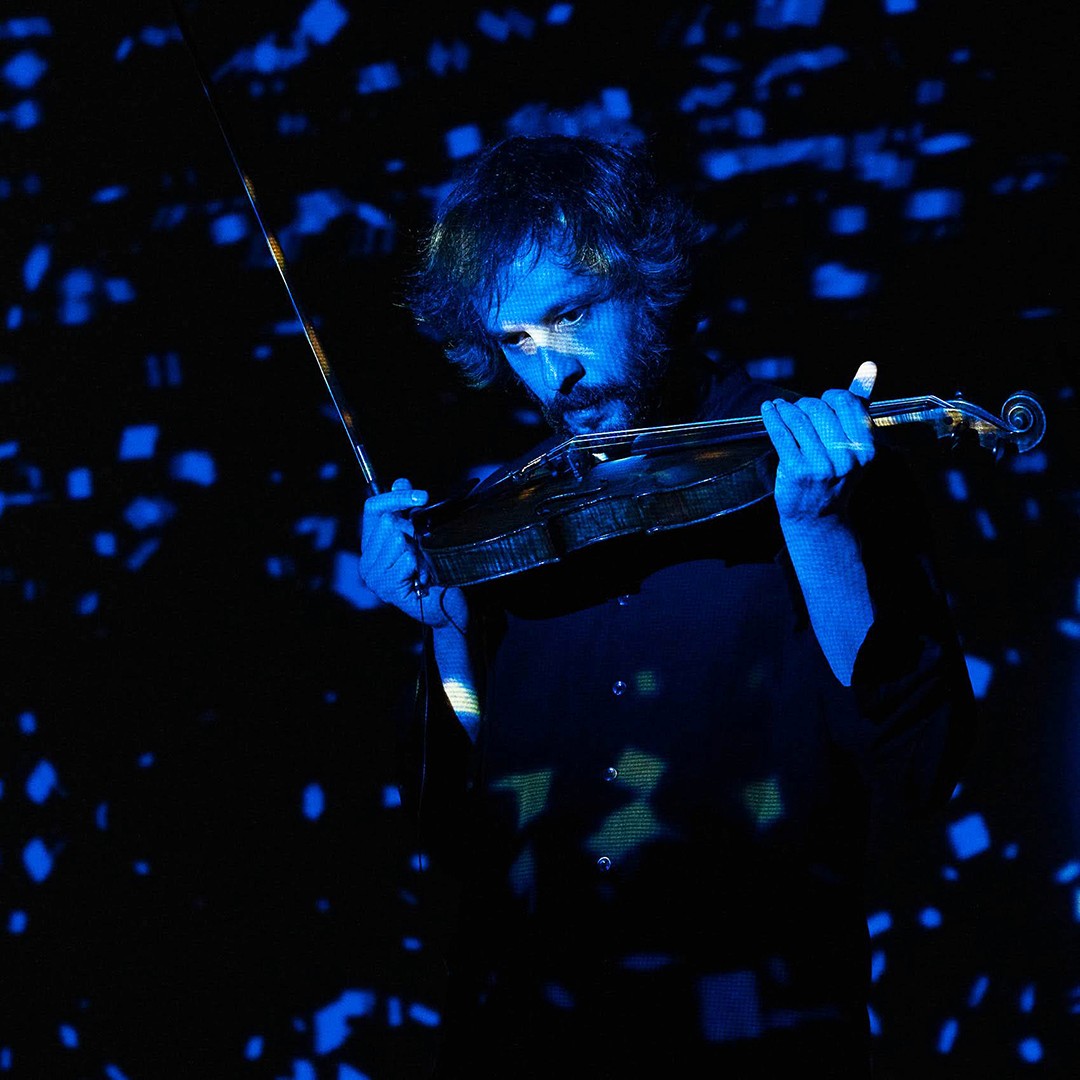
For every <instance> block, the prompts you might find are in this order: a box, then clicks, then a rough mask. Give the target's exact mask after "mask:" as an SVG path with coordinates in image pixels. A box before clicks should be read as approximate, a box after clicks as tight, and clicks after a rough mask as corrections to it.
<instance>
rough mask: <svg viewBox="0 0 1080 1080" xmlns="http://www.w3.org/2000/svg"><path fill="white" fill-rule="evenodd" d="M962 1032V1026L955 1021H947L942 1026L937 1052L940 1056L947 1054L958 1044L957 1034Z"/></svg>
mask: <svg viewBox="0 0 1080 1080" xmlns="http://www.w3.org/2000/svg"><path fill="white" fill-rule="evenodd" d="M959 1031H960V1024H959V1023H958V1021H956V1020H954V1019H949V1020H946V1021H945V1023H944V1024H942V1025H941V1031H939V1032H938V1041H937V1050H938V1053H939V1054H947V1053H949V1051H950V1050H952V1048H953V1043H955V1042H956V1036H957V1033H958V1032H959Z"/></svg>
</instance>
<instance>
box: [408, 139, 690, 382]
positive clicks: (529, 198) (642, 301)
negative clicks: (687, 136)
mask: <svg viewBox="0 0 1080 1080" xmlns="http://www.w3.org/2000/svg"><path fill="white" fill-rule="evenodd" d="M701 235H702V232H701V227H700V225H699V224H698V223H697V221H696V220H695V219H694V218H693V216H692V214H691V213H690V211H689V209H688V207H687V206H686V205H685V204H684V203H683V202H681V201H680V200H679V199H677V198H675V197H674V196H673V195H672V194H671V193H670V192H668V191H666V190H664V189H663V188H662V187H661V186H660V185H659V184H658V182H657V180H656V178H655V176H654V174H653V172H652V170H651V168H650V167H649V165H648V163H647V161H646V160H645V158H644V157H643V156H642V155H641V154H640V153H639V152H637V151H633V150H630V149H627V148H625V147H621V146H618V145H615V144H613V143H606V142H600V141H597V140H595V139H590V138H584V137H572V136H566V135H542V136H528V135H515V136H512V137H510V138H507V139H504V140H502V141H501V142H499V143H496V144H495V145H493V146H491V147H490V148H488V149H487V150H486V151H484V152H483V153H482V154H480V155H479V156H478V157H477V158H476V159H475V160H474V161H473V162H471V163H470V165H469V167H468V169H467V170H466V172H465V173H464V175H463V176H462V177H461V178H460V180H459V181H458V183H457V184H456V186H455V187H454V188H453V190H452V191H451V193H450V194H449V195H448V196H447V197H446V199H445V201H444V202H443V204H442V206H441V207H440V208H439V211H438V214H437V218H436V221H435V223H434V225H433V226H432V228H431V230H430V232H429V233H428V234H427V235H426V236H425V237H424V238H423V240H422V242H421V244H420V264H419V266H418V268H417V269H416V271H415V272H414V273H413V274H412V275H411V278H410V281H409V286H408V294H407V302H408V305H409V307H410V308H411V309H412V312H413V314H414V315H415V317H416V319H417V320H418V322H420V323H422V324H425V325H427V326H428V327H430V328H431V329H432V330H434V331H435V333H436V334H437V335H438V336H439V337H440V338H441V339H442V341H443V343H444V347H445V349H446V355H447V356H448V357H449V358H450V359H451V360H452V361H453V362H454V363H455V364H457V365H459V367H460V368H461V371H462V373H463V374H464V376H465V378H466V380H467V381H468V382H469V383H470V384H471V385H473V386H488V385H490V384H491V383H493V382H495V381H496V380H497V379H498V377H499V375H500V373H501V372H502V370H503V357H502V352H501V350H500V349H499V347H498V346H497V345H496V343H495V342H494V341H493V340H491V338H490V336H489V335H488V334H487V332H486V330H485V328H484V325H483V323H482V321H481V316H480V311H481V310H483V311H485V312H486V310H487V307H488V305H489V304H490V302H491V300H492V299H498V297H499V296H500V294H501V291H502V288H503V283H504V274H505V270H506V268H507V266H508V265H509V264H510V263H511V262H513V260H514V259H515V258H517V257H519V256H521V255H522V254H528V253H531V254H532V256H533V257H535V258H539V257H540V255H541V253H542V252H543V251H544V250H545V249H548V248H551V247H552V246H553V245H557V246H558V250H559V252H560V254H565V256H566V258H567V260H568V265H569V266H571V267H574V268H577V269H581V270H584V271H586V272H587V273H590V274H595V275H597V276H598V277H601V278H604V279H606V281H607V283H608V285H609V288H610V295H613V296H617V297H619V298H620V299H623V300H626V301H629V302H630V303H632V304H634V305H635V307H636V308H638V310H639V315H641V316H642V317H643V318H644V319H645V320H646V321H647V322H649V323H651V324H652V325H653V327H654V328H656V329H659V328H660V327H662V326H663V324H664V323H665V322H666V320H667V318H668V316H669V315H670V313H671V311H672V310H673V309H674V307H675V306H676V304H677V303H678V302H679V301H680V300H681V299H682V297H683V296H684V294H685V293H686V290H687V287H688V285H689V252H690V249H691V248H692V246H693V244H694V243H696V242H697V241H698V240H699V239H700V238H701Z"/></svg>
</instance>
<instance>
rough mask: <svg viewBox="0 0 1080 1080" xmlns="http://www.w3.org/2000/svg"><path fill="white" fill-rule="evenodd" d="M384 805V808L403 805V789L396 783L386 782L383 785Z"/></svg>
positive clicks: (388, 808) (389, 808)
mask: <svg viewBox="0 0 1080 1080" xmlns="http://www.w3.org/2000/svg"><path fill="white" fill-rule="evenodd" d="M382 805H383V809H384V810H392V809H394V807H397V806H400V805H401V790H400V788H398V786H397V785H396V784H386V785H385V786H384V787H383V795H382Z"/></svg>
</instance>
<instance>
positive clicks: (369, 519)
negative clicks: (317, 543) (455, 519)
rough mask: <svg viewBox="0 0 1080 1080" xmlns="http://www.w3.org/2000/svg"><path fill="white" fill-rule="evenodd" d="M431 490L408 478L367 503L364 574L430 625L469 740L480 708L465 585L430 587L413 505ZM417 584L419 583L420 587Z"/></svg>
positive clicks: (379, 592) (390, 600) (388, 598)
mask: <svg viewBox="0 0 1080 1080" xmlns="http://www.w3.org/2000/svg"><path fill="white" fill-rule="evenodd" d="M427 500H428V493H427V492H426V491H420V490H417V489H415V488H413V487H412V485H411V484H410V483H409V481H408V480H395V481H394V484H393V487H392V488H391V490H390V491H388V492H385V493H384V494H382V495H374V496H372V497H371V498H370V499H368V500H367V502H365V503H364V515H363V523H362V527H361V540H360V576H361V578H362V579H363V581H364V584H365V585H367V587H368V588H369V589H370V590H371V591H372V592H373V593H374V594H375V595H376V596H377V597H379V599H380V600H382V601H383V602H384V603H387V604H392V605H393V606H394V607H396V608H397V609H398V610H399V611H402V612H404V613H405V614H406V615H408V616H409V618H411V619H415V620H416V621H417V622H420V623H423V624H424V625H425V626H430V627H431V630H432V638H433V644H434V650H435V662H436V664H437V666H438V669H439V677H440V679H441V681H442V685H443V689H444V691H445V692H446V696H447V699H448V700H449V702H450V704H451V706H452V707H453V709H454V712H455V713H456V714H457V717H458V719H459V720H460V722H461V724H462V726H463V727H464V728H465V730H466V732H467V733H468V734H469V737H470V739H472V740H474V741H475V739H476V729H477V725H478V723H479V719H480V710H479V707H478V699H477V694H476V681H475V678H474V675H473V667H472V662H471V660H470V657H469V650H468V639H467V634H468V628H469V609H468V605H467V603H466V601H465V594H464V593H463V592H462V591H461V589H456V588H442V587H440V586H430V587H429V585H428V580H427V571H426V569H425V568H424V567H422V566H421V565H420V563H419V559H418V556H417V550H416V543H415V540H414V535H415V534H414V530H413V525H412V522H411V521H410V520H409V517H408V512H409V510H412V509H415V508H416V507H418V506H423V505H424V504H425V503H426V502H427ZM418 586H419V587H418Z"/></svg>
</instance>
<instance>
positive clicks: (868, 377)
mask: <svg viewBox="0 0 1080 1080" xmlns="http://www.w3.org/2000/svg"><path fill="white" fill-rule="evenodd" d="M876 381H877V364H875V363H874V361H873V360H864V361H863V362H862V363H861V364H860V365H859V370H858V371H856V372H855V378H854V379H852V380H851V385H850V386H849V387H848V390H849V391H850V392H851V393H853V394H854V395H855V396H856V397H860V398H862V399H863V400H864V401H865V400H868V399H869V397H870V394H871V393H872V392H873V389H874V383H875V382H876Z"/></svg>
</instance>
